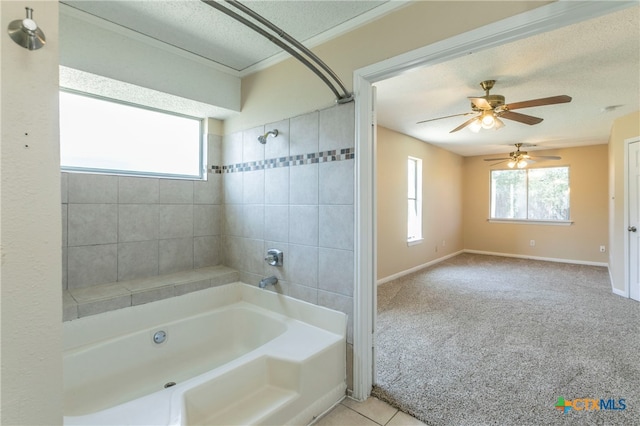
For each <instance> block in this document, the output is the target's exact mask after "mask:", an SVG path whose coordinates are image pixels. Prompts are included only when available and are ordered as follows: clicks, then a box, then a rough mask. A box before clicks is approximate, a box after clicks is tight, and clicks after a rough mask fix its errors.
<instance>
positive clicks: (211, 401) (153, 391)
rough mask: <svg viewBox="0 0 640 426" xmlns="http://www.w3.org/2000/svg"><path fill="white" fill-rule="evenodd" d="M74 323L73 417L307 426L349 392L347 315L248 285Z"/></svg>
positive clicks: (67, 337) (76, 421) (68, 325)
mask: <svg viewBox="0 0 640 426" xmlns="http://www.w3.org/2000/svg"><path fill="white" fill-rule="evenodd" d="M63 330H64V344H65V352H64V415H65V417H64V423H65V425H115V424H117V425H126V424H144V425H196V424H197V425H216V424H218V425H234V424H238V425H240V424H241V425H247V424H262V425H284V424H299V425H306V424H308V423H310V422H311V421H312V420H313V419H314V418H315V417H316V416H318V415H319V414H321V413H322V412H324V411H326V410H327V409H328V408H330V407H331V406H332V405H333V404H335V403H336V402H337V401H339V400H340V399H341V398H342V397H343V396H344V393H345V390H346V381H345V377H346V374H345V362H346V361H345V350H346V343H345V341H346V339H345V335H346V316H345V315H344V314H342V313H339V312H335V311H332V310H329V309H326V308H323V307H320V306H315V305H312V304H308V303H305V302H302V301H299V300H296V299H292V298H289V297H286V296H281V295H278V294H275V293H273V292H269V291H265V290H260V289H258V288H256V287H254V286H249V285H246V284H242V283H234V284H227V285H224V286H221V287H214V288H210V289H207V290H202V291H198V292H194V293H189V294H186V295H184V296H179V297H175V298H171V299H166V300H162V301H158V302H153V303H148V304H145V305H140V306H134V307H131V308H126V309H120V310H116V311H111V312H106V313H103V314H99V315H94V316H89V317H84V318H81V319H78V320H74V321H68V322H65V323H64V325H63ZM158 331H164V332H165V333H166V339H165V341H164V342H163V343H160V344H157V343H155V342H154V339H153V337H154V334H156V332H158ZM169 383H176V384H175V385H173V386H170V387H168V388H165V385H166V384H169Z"/></svg>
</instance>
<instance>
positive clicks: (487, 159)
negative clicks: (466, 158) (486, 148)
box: [484, 157, 511, 161]
mask: <svg viewBox="0 0 640 426" xmlns="http://www.w3.org/2000/svg"><path fill="white" fill-rule="evenodd" d="M507 160H511V157H503V158H485V159H484V161H507Z"/></svg>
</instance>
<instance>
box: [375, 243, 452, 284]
mask: <svg viewBox="0 0 640 426" xmlns="http://www.w3.org/2000/svg"><path fill="white" fill-rule="evenodd" d="M463 252H464V250H460V251H457V252H455V253H451V254H448V255H446V256H442V257H439V258H437V259H434V260H431V261H429V262H427V263H423V264H422V265H418V266H414V267H413V268H410V269H406V270H404V271H400V272H398V273H396V274H393V275H389V276H388V277H384V278H382V279H379V280H378V281H376V285H380V284H384V283H388V282H389V281H393V280H396V279H398V278H402V277H404V276H405V275H409V274H412V273H414V272H416V271H419V270H420V269H423V268H426V267H427V266H432V265H435V264H436V263H440V262H442V261H444V260H447V259H449V258H452V257H453V256H457V255H459V254H461V253H463Z"/></svg>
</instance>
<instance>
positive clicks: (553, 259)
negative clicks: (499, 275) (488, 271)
mask: <svg viewBox="0 0 640 426" xmlns="http://www.w3.org/2000/svg"><path fill="white" fill-rule="evenodd" d="M462 251H463V252H464V253H474V254H486V255H489V256H502V257H515V258H519V259H531V260H543V261H546V262H558V263H573V264H575V265H590V266H604V267H606V268H608V267H609V264H607V263H606V262H591V261H589V260H575V259H560V258H557V257H541V256H529V255H525V254H511V253H498V252H493V251H483V250H469V249H464V250H462Z"/></svg>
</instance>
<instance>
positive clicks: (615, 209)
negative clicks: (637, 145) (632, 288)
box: [609, 111, 640, 291]
mask: <svg viewBox="0 0 640 426" xmlns="http://www.w3.org/2000/svg"><path fill="white" fill-rule="evenodd" d="M637 136H640V111H637V112H634V113H632V114H629V115H626V116H624V117H621V118H619V119H617V120H616V121H615V122H614V123H613V127H612V128H611V136H610V138H609V245H610V246H611V250H610V251H609V273H610V274H611V280H612V285H613V288H614V289H615V290H617V291H623V290H624V287H625V282H624V280H625V278H624V261H625V259H624V239H625V238H626V236H627V230H626V229H625V228H624V225H625V223H624V197H625V195H626V194H625V193H624V161H625V158H624V153H625V147H624V145H625V143H624V141H625V139H630V138H633V137H637Z"/></svg>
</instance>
